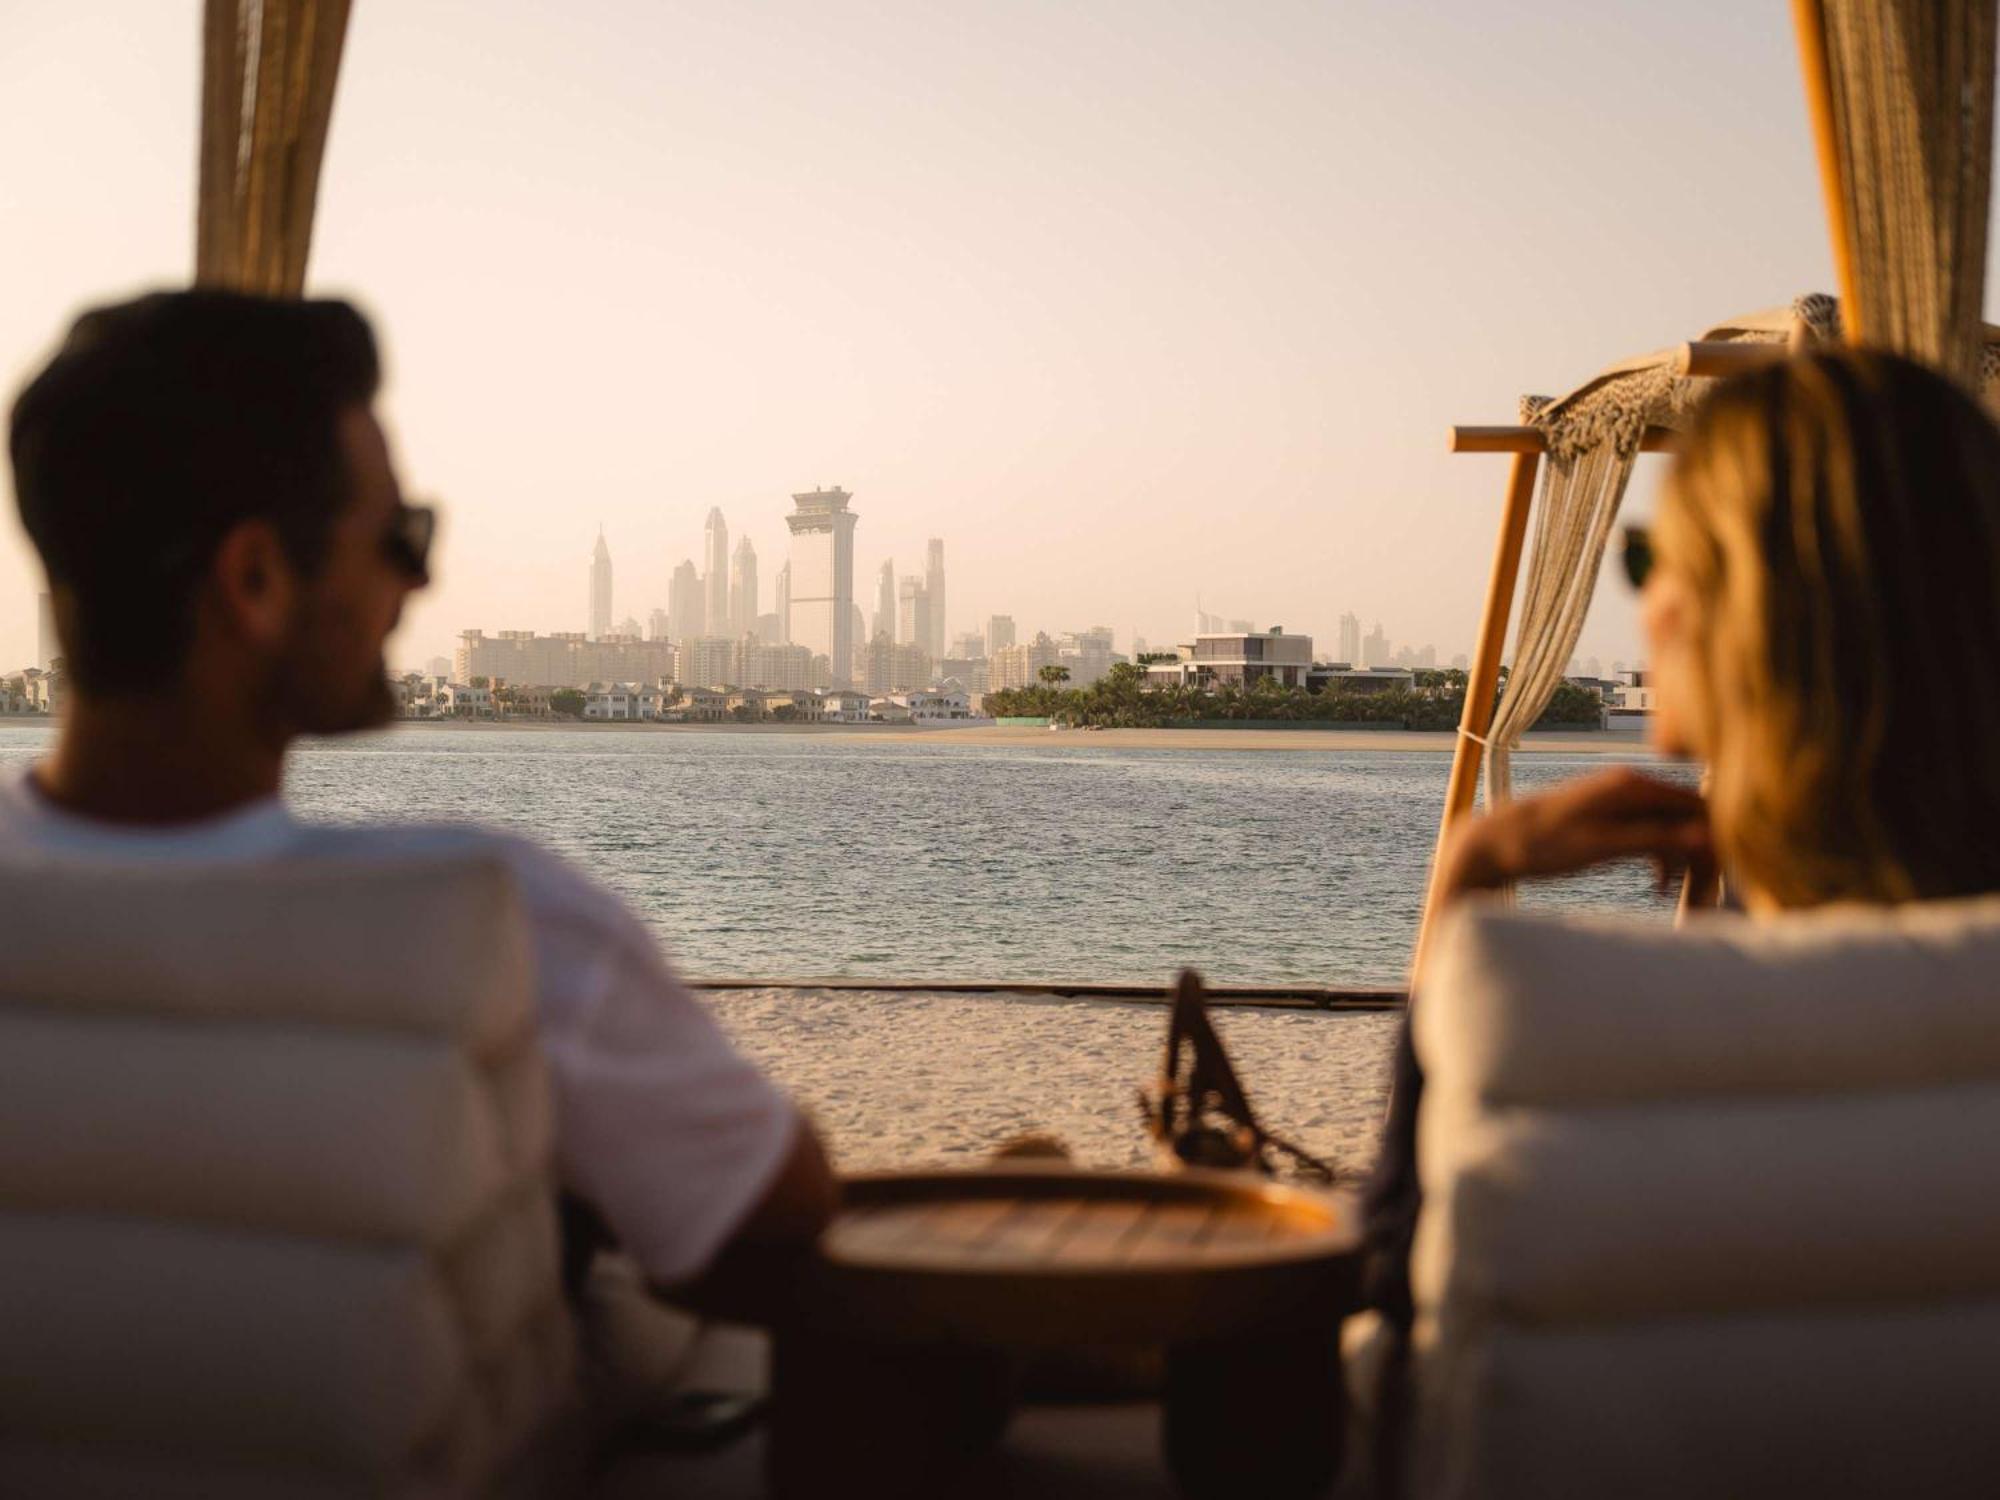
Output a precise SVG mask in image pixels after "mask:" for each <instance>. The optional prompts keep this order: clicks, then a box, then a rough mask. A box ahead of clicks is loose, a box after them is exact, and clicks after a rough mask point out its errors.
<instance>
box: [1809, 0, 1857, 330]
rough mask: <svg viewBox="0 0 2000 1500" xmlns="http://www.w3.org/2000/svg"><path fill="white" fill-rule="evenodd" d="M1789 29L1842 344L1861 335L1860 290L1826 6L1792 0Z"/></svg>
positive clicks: (1817, 2)
mask: <svg viewBox="0 0 2000 1500" xmlns="http://www.w3.org/2000/svg"><path fill="white" fill-rule="evenodd" d="M1792 29H1793V30H1794V31H1795V32H1796V33H1797V35H1798V42H1799V71H1800V73H1801V74H1803V75H1804V78H1805V86H1806V113H1807V115H1808V116H1809V117H1810V118H1811V120H1812V132H1813V145H1814V146H1815V147H1816V148H1817V150H1818V154H1819V185H1820V191H1821V192H1822V193H1823V194H1824V195H1825V197H1826V227H1827V233H1828V237H1829V239H1830V240H1831V242H1832V245H1833V273H1834V278H1835V280H1836V282H1837V283H1838V284H1839V287H1840V325H1841V332H1842V334H1843V336H1844V338H1845V341H1846V342H1847V343H1850V344H1853V343H1858V342H1860V339H1861V328H1862V322H1861V313H1862V307H1861V289H1860V287H1859V285H1858V284H1857V282H1856V281H1855V273H1854V233H1853V226H1852V225H1851V224H1849V223H1848V221H1847V193H1846V189H1845V187H1844V185H1843V184H1844V179H1843V176H1842V163H1841V158H1840V134H1839V132H1838V131H1837V130H1836V129H1835V128H1834V113H1833V59H1832V54H1831V53H1829V52H1828V51H1827V42H1826V11H1825V10H1824V9H1823V8H1822V4H1821V0H1792Z"/></svg>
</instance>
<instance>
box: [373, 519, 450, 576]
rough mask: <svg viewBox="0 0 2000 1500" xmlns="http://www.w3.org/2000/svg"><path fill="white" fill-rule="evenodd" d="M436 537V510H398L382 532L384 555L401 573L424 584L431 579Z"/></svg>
mask: <svg viewBox="0 0 2000 1500" xmlns="http://www.w3.org/2000/svg"><path fill="white" fill-rule="evenodd" d="M436 535H437V511H436V509H435V508H434V507H432V506H429V505H401V506H398V507H397V508H396V514H395V516H394V517H393V518H392V519H391V520H390V522H389V524H388V526H387V527H386V528H385V529H384V530H383V532H382V555H383V556H384V557H386V558H387V559H388V560H389V562H390V564H391V565H392V566H394V567H395V568H397V569H398V570H399V571H401V572H403V573H405V574H407V575H408V576H409V577H411V578H414V579H416V580H418V581H419V582H421V581H423V580H425V579H427V578H429V577H430V562H431V538H432V537H434V536H436Z"/></svg>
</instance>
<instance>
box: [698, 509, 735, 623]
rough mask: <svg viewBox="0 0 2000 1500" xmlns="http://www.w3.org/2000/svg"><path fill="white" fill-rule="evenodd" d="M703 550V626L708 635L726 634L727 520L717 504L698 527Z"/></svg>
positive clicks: (727, 578) (727, 610)
mask: <svg viewBox="0 0 2000 1500" xmlns="http://www.w3.org/2000/svg"><path fill="white" fill-rule="evenodd" d="M701 535H702V552H703V554H704V556H705V557H706V559H707V564H708V569H707V572H706V573H704V574H703V579H704V581H705V582H706V583H707V585H708V593H707V605H706V607H705V608H704V609H703V610H702V629H703V630H705V631H707V632H708V633H709V634H710V635H728V634H729V633H730V626H731V624H732V622H731V620H730V618H729V523H728V522H727V521H725V520H723V519H722V510H721V508H720V507H719V506H710V507H709V511H708V522H707V524H706V525H704V526H703V527H702V529H701Z"/></svg>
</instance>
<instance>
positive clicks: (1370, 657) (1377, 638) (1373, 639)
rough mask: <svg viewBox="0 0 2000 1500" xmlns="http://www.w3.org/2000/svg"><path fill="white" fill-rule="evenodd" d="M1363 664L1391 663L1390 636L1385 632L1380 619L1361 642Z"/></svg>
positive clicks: (1372, 665)
mask: <svg viewBox="0 0 2000 1500" xmlns="http://www.w3.org/2000/svg"><path fill="white" fill-rule="evenodd" d="M1361 665H1362V666H1364V667H1386V666H1388V665H1389V637H1388V636H1387V635H1386V634H1384V633H1383V630H1382V622H1381V621H1380V620H1377V621H1376V622H1375V628H1374V629H1373V630H1371V631H1369V632H1368V634H1367V636H1366V637H1364V638H1363V640H1362V642H1361Z"/></svg>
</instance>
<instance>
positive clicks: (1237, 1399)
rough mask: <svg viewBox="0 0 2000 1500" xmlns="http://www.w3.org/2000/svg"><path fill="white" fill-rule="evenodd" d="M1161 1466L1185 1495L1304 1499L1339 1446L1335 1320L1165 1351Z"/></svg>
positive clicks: (1321, 1485) (1322, 1481)
mask: <svg viewBox="0 0 2000 1500" xmlns="http://www.w3.org/2000/svg"><path fill="white" fill-rule="evenodd" d="M1164 1446H1165V1448H1166V1456H1167V1465H1168V1467H1169V1468H1170V1469H1171V1470H1172V1471H1173V1475H1174V1479H1175V1481H1176V1482H1177V1483H1178V1484H1179V1486H1180V1488H1181V1491H1182V1493H1184V1494H1186V1495H1188V1496H1189V1497H1190V1500H1236V1497H1240V1496H1245V1495H1257V1496H1260V1497H1268V1500H1309V1497H1311V1496H1315V1495H1318V1494H1320V1493H1321V1492H1323V1491H1324V1490H1325V1489H1326V1488H1327V1486H1328V1485H1330V1484H1332V1483H1333V1480H1334V1476H1335V1475H1337V1474H1338V1473H1339V1472H1340V1461H1341V1457H1342V1455H1343V1453H1344V1451H1345V1449H1346V1446H1347V1398H1346V1390H1345V1388H1344V1387H1343V1385H1342V1384H1341V1372H1340V1330H1339V1326H1338V1325H1337V1324H1334V1325H1326V1326H1313V1327H1309V1328H1283V1329H1274V1330H1266V1331H1264V1332H1262V1333H1259V1334H1254V1335H1247V1336H1245V1337H1242V1338H1235V1339H1229V1340H1226V1341H1217V1342H1213V1343H1201V1344H1181V1345H1176V1346H1175V1347H1174V1348H1172V1349H1170V1350H1168V1351H1167V1394H1166V1411H1165V1421H1164Z"/></svg>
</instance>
